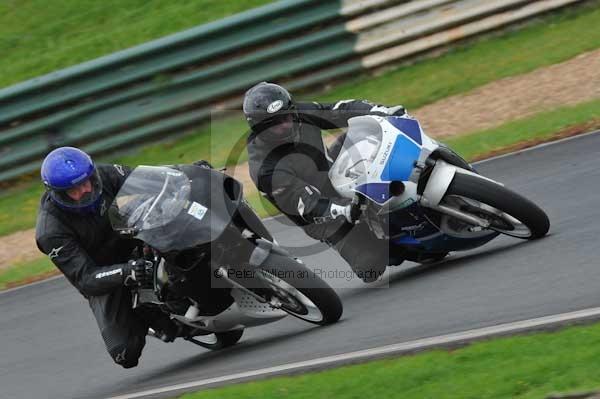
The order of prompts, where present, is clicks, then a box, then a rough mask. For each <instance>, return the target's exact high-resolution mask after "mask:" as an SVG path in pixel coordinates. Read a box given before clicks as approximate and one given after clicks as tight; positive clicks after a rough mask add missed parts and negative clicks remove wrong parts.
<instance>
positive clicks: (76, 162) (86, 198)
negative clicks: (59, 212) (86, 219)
mask: <svg viewBox="0 0 600 399" xmlns="http://www.w3.org/2000/svg"><path fill="white" fill-rule="evenodd" d="M41 175H42V182H43V183H44V186H45V187H46V190H47V191H48V193H49V195H50V198H51V199H52V201H54V202H55V203H56V204H57V205H58V206H59V207H61V208H63V209H66V210H69V211H73V212H83V213H86V212H88V213H91V212H94V211H96V210H97V208H98V204H99V203H100V199H101V197H102V179H100V176H99V175H98V172H97V170H96V166H95V165H94V162H93V161H92V158H90V156H89V155H88V154H86V153H85V152H83V151H81V150H80V149H78V148H74V147H60V148H57V149H55V150H53V151H52V152H50V153H49V154H48V155H47V156H46V158H45V159H44V162H43V163H42V170H41Z"/></svg>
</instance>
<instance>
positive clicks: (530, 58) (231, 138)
mask: <svg viewBox="0 0 600 399" xmlns="http://www.w3.org/2000/svg"><path fill="white" fill-rule="evenodd" d="M165 4H166V3H165ZM178 4H179V3H178ZM185 4H187V3H185ZM248 4H249V3H248ZM598 25H600V1H598V0H595V1H591V2H589V3H588V4H587V5H586V6H584V7H579V8H576V9H573V10H572V9H566V10H563V11H562V12H560V13H558V14H555V15H551V16H549V17H545V18H542V19H540V21H538V22H537V23H534V24H532V25H530V26H527V27H525V28H523V29H521V30H517V31H512V32H506V33H503V34H501V35H500V36H497V37H496V36H494V37H487V38H485V39H482V40H479V41H477V42H476V43H471V44H469V45H465V46H462V47H459V48H456V49H454V50H453V51H451V52H449V53H447V54H445V55H443V56H441V57H439V58H434V59H429V60H425V61H422V62H419V63H417V64H415V65H412V66H410V67H400V68H398V69H397V70H394V71H390V72H387V73H385V74H384V75H382V76H379V77H376V78H373V77H371V76H370V75H364V76H363V77H361V78H357V79H354V80H351V81H350V82H349V83H347V84H343V85H340V86H339V87H336V88H335V89H334V90H332V91H330V92H328V93H323V94H321V95H320V96H317V97H318V99H320V100H325V101H326V100H332V99H339V98H349V97H350V98H356V97H359V98H369V99H371V100H375V101H380V102H383V103H388V104H394V103H403V104H405V105H406V106H407V107H408V108H409V110H410V109H413V108H415V107H417V106H420V105H423V104H426V103H429V102H432V101H435V100H438V99H440V98H442V97H444V96H448V95H452V94H457V93H461V92H464V91H468V90H470V89H472V88H474V87H476V86H478V85H482V84H485V83H488V82H491V81H494V80H496V79H499V78H502V77H506V76H512V75H517V74H521V73H525V72H529V71H531V70H533V69H536V68H539V67H542V66H546V65H550V64H552V63H557V62H560V61H564V60H566V59H569V58H571V57H574V56H576V55H577V54H580V53H582V52H585V51H588V50H592V49H595V48H597V47H598V46H600V30H594V29H591V30H590V29H589V27H590V26H598ZM0 36H1V35H0ZM246 130H247V127H246V125H245V122H244V121H243V119H242V118H241V115H237V116H235V117H233V116H232V117H228V118H226V119H222V120H216V121H214V122H213V123H212V124H211V126H210V128H203V129H201V130H199V131H196V132H193V133H192V134H189V135H187V136H186V137H183V138H180V139H177V140H172V141H168V142H163V143H160V144H154V145H149V146H147V147H145V148H142V149H141V150H139V151H136V152H135V153H134V154H130V155H126V156H122V157H118V158H110V159H108V161H114V162H120V163H124V164H127V165H139V164H170V163H186V162H191V161H195V160H198V159H209V160H211V162H212V163H213V164H214V165H215V166H223V165H225V164H226V163H229V164H232V163H233V164H235V163H238V162H243V161H245V160H246V159H247V154H246V152H245V150H244V149H243V148H240V150H239V151H237V154H236V151H233V152H232V148H233V147H234V145H235V143H242V144H243V137H242V133H243V132H245V131H246ZM458 150H459V152H460V149H458ZM232 153H233V154H235V156H233V157H232V156H231V155H232ZM228 159H230V162H227V160H228ZM246 189H247V190H249V188H246ZM40 192H41V187H40V186H39V183H38V182H37V181H35V182H24V183H23V184H21V185H20V186H19V187H18V188H15V189H12V190H6V191H5V192H3V193H2V195H0V235H5V234H9V233H11V232H14V231H18V230H24V229H27V228H31V227H33V225H34V221H35V210H36V208H37V199H38V197H39V194H40ZM252 201H253V202H254V203H255V204H258V199H257V197H255V198H253V199H252ZM261 208H262V206H261ZM266 213H267V212H266V211H265V212H264V214H266Z"/></svg>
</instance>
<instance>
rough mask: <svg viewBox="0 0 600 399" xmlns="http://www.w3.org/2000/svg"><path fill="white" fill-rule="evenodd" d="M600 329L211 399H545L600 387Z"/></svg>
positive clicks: (350, 369) (438, 353) (228, 390)
mask: <svg viewBox="0 0 600 399" xmlns="http://www.w3.org/2000/svg"><path fill="white" fill-rule="evenodd" d="M598 356H600V324H595V325H591V326H584V327H581V326H579V327H570V328H566V329H564V330H561V331H558V332H554V333H535V334H527V335H523V336H515V337H509V338H500V339H495V340H490V341H485V342H479V343H474V344H471V345H469V346H467V347H464V348H460V349H457V350H432V351H427V352H425V353H421V354H417V355H413V356H405V357H400V358H395V359H389V360H380V361H374V362H370V363H365V364H359V365H353V366H346V367H340V368H337V369H332V370H327V371H323V372H317V373H308V374H303V375H299V376H295V377H280V378H273V379H269V380H264V381H258V382H251V383H245V384H239V385H234V386H229V387H224V388H217V389H210V390H206V391H201V392H197V393H192V394H187V395H183V396H181V397H180V398H181V399H211V398H220V399H227V398H232V399H233V398H235V399H243V398H263V399H268V398H288V399H294V398H298V399H299V398H348V399H351V398H360V399H368V398H402V399H411V398H415V399H422V398H461V399H470V398H473V399H482V398H488V399H493V398H498V399H500V398H502V399H504V398H519V399H533V398H544V397H547V395H549V394H552V393H556V392H568V391H574V390H577V391H587V390H592V389H594V388H598V387H600V369H599V368H598V367H597V359H598Z"/></svg>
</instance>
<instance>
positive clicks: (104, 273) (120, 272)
mask: <svg viewBox="0 0 600 399" xmlns="http://www.w3.org/2000/svg"><path fill="white" fill-rule="evenodd" d="M115 274H121V275H122V274H123V269H121V268H119V269H115V270H109V271H107V272H102V273H98V274H96V278H104V277H108V276H114V275H115Z"/></svg>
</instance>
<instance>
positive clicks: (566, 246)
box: [0, 133, 600, 399]
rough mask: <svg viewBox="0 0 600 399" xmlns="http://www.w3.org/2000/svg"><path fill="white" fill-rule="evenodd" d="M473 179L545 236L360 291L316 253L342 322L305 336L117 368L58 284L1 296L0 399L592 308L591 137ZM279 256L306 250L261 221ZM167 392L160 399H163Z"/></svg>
mask: <svg viewBox="0 0 600 399" xmlns="http://www.w3.org/2000/svg"><path fill="white" fill-rule="evenodd" d="M477 169H478V170H479V171H480V172H481V173H483V174H485V175H487V176H489V177H492V178H494V179H497V180H499V181H502V182H504V183H505V184H506V186H507V187H510V188H512V189H514V190H515V191H517V192H519V193H521V194H522V195H525V196H526V197H528V198H530V199H532V200H533V201H535V202H536V203H537V204H539V205H540V206H541V207H542V208H543V209H545V210H546V212H547V213H548V215H549V217H550V221H551V224H552V226H551V229H550V234H549V235H548V236H547V237H546V238H544V239H541V240H538V241H533V242H527V241H521V240H518V239H514V238H509V237H500V238H497V239H496V240H494V241H492V242H491V243H489V244H487V245H485V246H483V247H481V248H478V249H476V250H473V251H469V252H463V253H456V254H453V255H452V256H451V257H449V258H448V259H447V260H445V261H444V262H442V263H440V264H437V265H432V266H429V267H423V266H417V265H415V264H411V263H405V264H404V265H403V266H401V267H396V268H389V269H388V272H387V273H386V276H387V277H388V278H387V279H385V281H383V282H381V283H378V285H376V287H373V288H369V286H366V285H364V284H363V283H361V282H360V281H358V280H356V279H345V278H344V277H343V276H344V275H345V273H346V271H348V270H349V268H348V267H347V266H346V265H345V264H344V263H343V261H341V260H340V258H339V257H338V256H337V255H336V254H335V253H333V252H332V251H330V250H325V249H324V248H321V250H320V251H317V252H318V253H317V254H315V255H310V256H306V257H305V258H304V260H305V261H306V263H307V264H308V265H309V266H310V267H312V268H314V269H322V270H327V271H329V272H330V273H334V274H337V275H338V276H340V277H338V278H333V279H332V278H327V280H328V281H329V283H330V284H331V285H332V286H334V287H336V290H337V291H338V293H339V294H340V296H341V297H342V300H343V302H344V315H343V318H342V320H341V321H340V322H339V323H337V324H335V325H333V326H328V327H314V326H312V325H309V324H307V323H304V322H301V321H299V320H296V319H293V318H291V317H290V318H285V319H283V320H281V321H279V322H276V323H273V324H269V325H265V326H262V327H257V328H254V329H249V330H246V332H245V334H244V337H243V338H242V341H240V343H239V344H238V345H236V346H235V347H233V348H229V349H227V350H224V351H221V352H210V351H208V350H205V349H202V348H200V347H197V346H195V345H193V344H191V343H188V342H185V341H181V342H175V343H172V344H164V343H161V342H159V341H156V340H149V341H148V344H147V346H146V349H145V351H144V354H143V356H142V358H141V362H140V366H138V367H137V368H135V369H130V370H124V369H121V368H120V367H118V366H116V365H114V364H113V363H112V360H111V359H110V357H109V356H108V354H107V353H106V351H105V349H104V345H103V342H102V340H101V338H100V334H99V332H98V330H97V327H96V324H95V321H94V319H93V316H92V314H91V312H90V310H89V308H88V306H87V303H86V302H85V300H84V299H83V298H82V297H81V296H79V294H78V293H77V292H76V291H75V290H74V289H73V288H72V287H71V286H70V285H69V284H68V283H67V282H66V280H64V279H63V278H59V279H55V280H52V281H47V282H43V283H40V284H37V285H33V286H29V287H24V288H21V289H17V290H14V291H10V292H7V293H4V294H0V309H1V312H2V313H1V314H2V317H1V318H0V339H1V341H0V342H1V346H0V348H1V349H0V397H1V398H7V399H9V398H10V399H15V398H36V399H41V398H57V399H58V398H60V399H66V398H106V397H110V396H114V395H118V394H124V393H130V392H138V391H143V390H147V389H151V388H157V387H162V386H167V385H172V384H177V383H184V382H188V381H193V380H198V379H202V378H211V377H217V376H223V375H228V374H232V373H238V372H243V371H248V370H254V369H258V368H264V367H270V366H275V365H280V364H285V363H289V362H297V361H303V360H309V359H314V358H318V357H321V356H327V355H335V354H341V353H346V352H350V351H356V350H360V349H368V348H373V347H377V346H381V345H389V344H394V343H399V342H404V341H409V340H413V339H417V338H423V337H431V336H436V335H441V334H448V333H452V332H459V331H463V330H467V329H474V328H480V327H485V326H490V325H495V324H499V323H507V322H511V321H517V320H524V319H529V318H534V317H541V316H546V315H551V314H556V313H563V312H569V311H574V310H579V309H584V308H591V307H596V306H600V286H599V283H598V282H599V281H600V268H599V267H598V264H599V262H598V254H599V251H598V245H599V244H598V237H600V227H599V224H598V220H600V206H599V205H600V134H599V133H596V134H589V135H585V136H580V137H577V138H575V139H571V140H568V141H565V142H562V143H560V144H552V145H546V146H543V147H540V148H536V149H533V150H530V151H525V152H522V153H518V154H514V155H510V156H506V157H501V158H498V159H494V160H490V161H487V162H484V163H481V164H478V165H477ZM268 224H269V228H270V229H271V231H272V232H273V233H274V235H275V237H276V238H277V239H278V240H279V241H280V243H282V244H284V245H290V246H292V245H294V246H298V245H310V241H308V240H307V239H306V238H304V236H303V233H302V232H301V231H300V230H298V229H297V228H292V227H289V226H287V225H284V224H282V223H281V222H280V221H279V219H274V220H271V221H269V223H268ZM165 396H166V397H171V396H174V394H171V395H163V397H165Z"/></svg>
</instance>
